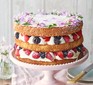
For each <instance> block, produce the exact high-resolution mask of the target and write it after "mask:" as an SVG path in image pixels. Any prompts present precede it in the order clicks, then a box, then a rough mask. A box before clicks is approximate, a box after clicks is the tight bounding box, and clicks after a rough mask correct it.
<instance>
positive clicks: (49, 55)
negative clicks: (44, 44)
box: [46, 53, 54, 61]
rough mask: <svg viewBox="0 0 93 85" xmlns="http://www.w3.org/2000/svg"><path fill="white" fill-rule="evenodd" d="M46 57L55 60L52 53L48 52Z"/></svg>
mask: <svg viewBox="0 0 93 85" xmlns="http://www.w3.org/2000/svg"><path fill="white" fill-rule="evenodd" d="M46 58H47V59H49V60H51V61H53V60H54V59H53V57H52V55H51V54H50V53H46Z"/></svg>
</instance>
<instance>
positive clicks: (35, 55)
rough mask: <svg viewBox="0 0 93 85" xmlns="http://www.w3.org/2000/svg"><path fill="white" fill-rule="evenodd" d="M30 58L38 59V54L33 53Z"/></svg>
mask: <svg viewBox="0 0 93 85" xmlns="http://www.w3.org/2000/svg"><path fill="white" fill-rule="evenodd" d="M32 57H33V58H35V59H38V58H39V57H40V55H39V53H38V52H34V53H33V54H32Z"/></svg>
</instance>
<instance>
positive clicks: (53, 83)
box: [35, 70, 65, 85]
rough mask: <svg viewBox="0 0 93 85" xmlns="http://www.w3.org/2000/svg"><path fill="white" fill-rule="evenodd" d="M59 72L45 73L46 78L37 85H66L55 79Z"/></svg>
mask: <svg viewBox="0 0 93 85" xmlns="http://www.w3.org/2000/svg"><path fill="white" fill-rule="evenodd" d="M57 72H58V71H56V70H52V71H43V74H44V77H43V78H42V79H41V80H40V81H38V82H37V83H36V84H35V85H65V84H64V83H63V82H60V81H58V80H56V79H55V77H54V76H55V74H56V73H57Z"/></svg>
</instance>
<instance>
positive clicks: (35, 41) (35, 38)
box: [33, 36, 41, 44]
mask: <svg viewBox="0 0 93 85" xmlns="http://www.w3.org/2000/svg"><path fill="white" fill-rule="evenodd" d="M33 41H34V43H35V44H38V43H40V41H41V39H40V38H39V37H37V36H36V37H34V39H33Z"/></svg>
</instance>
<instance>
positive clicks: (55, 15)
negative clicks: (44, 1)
mask: <svg viewBox="0 0 93 85" xmlns="http://www.w3.org/2000/svg"><path fill="white" fill-rule="evenodd" d="M82 19H83V17H82V16H81V15H80V14H71V13H68V12H52V13H37V14H34V13H21V14H19V15H17V16H16V17H14V22H16V23H17V24H21V25H26V26H32V27H37V28H38V27H39V28H40V27H41V28H52V27H64V26H69V25H71V26H77V25H78V24H79V23H80V22H82Z"/></svg>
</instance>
